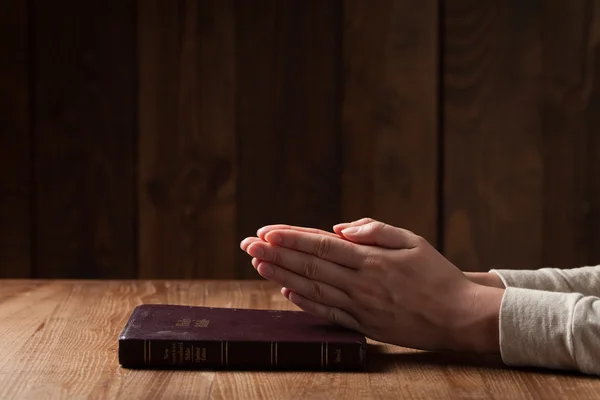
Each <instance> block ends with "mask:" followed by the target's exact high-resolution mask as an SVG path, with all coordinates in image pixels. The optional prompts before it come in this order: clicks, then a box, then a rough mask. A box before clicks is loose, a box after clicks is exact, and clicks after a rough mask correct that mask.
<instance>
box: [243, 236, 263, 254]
mask: <svg viewBox="0 0 600 400" xmlns="http://www.w3.org/2000/svg"><path fill="white" fill-rule="evenodd" d="M259 241H260V239H259V238H257V237H247V238H246V239H244V240H242V241H241V242H240V248H241V249H242V250H244V251H246V249H247V248H248V246H250V245H251V244H252V243H254V242H259Z"/></svg>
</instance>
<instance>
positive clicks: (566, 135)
mask: <svg viewBox="0 0 600 400" xmlns="http://www.w3.org/2000/svg"><path fill="white" fill-rule="evenodd" d="M445 4H446V7H445V13H444V14H445V27H446V29H445V34H444V37H445V43H444V49H445V52H444V61H445V62H444V82H445V85H444V99H443V100H444V110H445V113H444V130H445V133H444V135H445V139H444V143H445V149H444V150H445V151H444V159H445V165H444V189H445V190H444V195H445V207H444V225H445V230H444V238H445V241H446V243H445V250H446V254H447V255H448V256H449V258H450V259H451V260H452V261H454V262H455V263H456V264H457V265H459V266H460V267H461V268H462V269H465V270H488V269H490V268H515V269H536V268H539V267H544V266H548V267H575V266H580V265H583V264H588V263H594V264H595V263H597V262H598V258H599V257H600V253H599V252H598V245H597V244H598V234H599V232H600V231H599V228H598V225H599V224H600V219H599V218H600V213H599V211H598V210H600V208H599V207H600V203H599V202H598V201H599V200H598V192H600V189H599V186H600V182H599V181H598V179H597V176H598V173H599V172H600V164H598V160H599V159H598V154H599V153H600V150H599V149H600V146H599V143H598V140H597V139H596V137H597V134H596V132H595V131H596V129H597V123H598V119H597V117H596V115H597V114H598V106H597V104H598V102H597V101H595V97H596V96H598V94H597V90H595V89H596V88H595V82H596V80H597V79H598V78H599V77H600V69H599V68H598V66H597V65H596V64H597V61H596V52H597V49H598V35H599V33H598V32H599V29H600V18H599V17H598V13H599V11H598V5H597V3H595V2H590V1H583V0H581V1H573V2H568V3H564V2H558V1H551V2H544V1H529V2H520V1H516V0H515V1H506V2H472V1H460V0H457V1H452V2H447V3H445Z"/></svg>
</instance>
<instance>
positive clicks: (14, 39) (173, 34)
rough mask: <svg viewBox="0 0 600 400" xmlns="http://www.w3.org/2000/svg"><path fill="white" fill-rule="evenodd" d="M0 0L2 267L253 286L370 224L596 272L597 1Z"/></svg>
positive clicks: (510, 262) (465, 259) (496, 256)
mask: <svg viewBox="0 0 600 400" xmlns="http://www.w3.org/2000/svg"><path fill="white" fill-rule="evenodd" d="M51 4H52V5H50V3H48V4H46V2H42V1H39V0H30V1H27V0H9V1H8V2H7V4H6V5H5V6H4V7H3V12H2V13H0V33H1V35H0V56H2V57H1V58H0V129H1V132H0V188H2V192H1V195H0V196H1V197H0V277H27V276H32V277H68V278H75V277H83V278H128V277H143V278H152V277H157V278H169V277H180V278H257V277H258V276H257V275H256V274H255V272H254V270H253V269H252V268H251V267H250V266H249V263H248V261H249V260H248V258H247V257H246V256H245V254H243V253H242V252H241V251H239V250H238V243H239V241H240V240H241V239H242V238H243V237H245V236H247V235H252V234H253V233H254V232H255V231H256V229H257V228H259V227H260V226H262V225H264V224H267V223H274V222H286V223H293V224H301V225H308V226H314V227H318V228H323V229H330V228H331V225H333V224H335V223H337V222H339V221H347V220H351V219H355V218H360V217H363V216H372V217H375V218H379V219H382V220H384V221H386V222H389V223H392V224H395V225H399V226H403V227H406V228H409V229H412V230H414V231H415V232H417V233H419V234H421V235H423V236H425V237H426V238H427V239H428V240H430V241H431V242H432V243H433V244H434V245H435V246H437V247H438V248H439V249H440V250H441V251H442V252H443V253H444V254H446V255H447V256H448V257H449V258H450V259H451V260H452V261H454V262H455V263H456V264H457V265H458V266H459V267H460V268H462V269H464V270H487V269H489V268H493V267H499V268H538V267H541V266H561V267H573V266H577V265H583V264H591V263H600V179H598V176H599V175H600V138H599V137H598V135H597V134H595V131H596V130H597V129H598V127H600V117H599V115H600V109H598V108H599V107H600V106H599V104H600V92H599V91H598V90H597V85H596V81H597V79H598V78H600V65H599V64H598V63H599V62H600V58H599V57H598V56H597V55H596V54H597V53H598V49H599V47H598V41H599V39H600V4H598V2H594V1H585V0H575V1H569V2H567V1H558V0H556V1H542V0H525V1H518V0H514V1H513V0H510V1H506V2H493V1H479V2H476V1H471V0H451V1H446V2H440V1H433V0H432V1H422V0H399V1H393V0H382V1H378V2H369V1H367V0H326V1H323V0H287V1H283V2H282V1H277V0H257V1H253V2H248V1H235V0H181V1H168V2H167V1H161V0H147V1H135V0H127V1H112V0H111V1H106V2H101V3H98V2H94V3H86V2H83V3H82V2H76V1H74V0H57V1H54V2H51Z"/></svg>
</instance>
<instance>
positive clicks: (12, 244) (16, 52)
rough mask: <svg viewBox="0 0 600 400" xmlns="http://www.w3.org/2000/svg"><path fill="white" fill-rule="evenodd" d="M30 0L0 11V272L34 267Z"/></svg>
mask: <svg viewBox="0 0 600 400" xmlns="http://www.w3.org/2000/svg"><path fill="white" fill-rule="evenodd" d="M27 6H28V2H27V1H26V0H8V1H5V2H4V3H3V5H2V12H0V60H3V61H2V62H0V277H13V278H17V277H29V276H30V273H31V264H32V259H31V229H30V227H31V215H30V205H31V202H30V198H31V196H30V194H31V179H30V178H31V159H30V153H31V147H30V146H31V129H30V106H29V101H30V96H29V89H30V80H29V66H30V59H29V57H30V55H29V27H30V24H29V18H28V15H29V14H28V11H29V9H28V7H27Z"/></svg>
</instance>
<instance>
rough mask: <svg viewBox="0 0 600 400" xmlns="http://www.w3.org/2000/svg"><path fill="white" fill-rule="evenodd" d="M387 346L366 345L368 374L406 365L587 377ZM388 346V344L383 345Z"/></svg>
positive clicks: (496, 359) (495, 358)
mask: <svg viewBox="0 0 600 400" xmlns="http://www.w3.org/2000/svg"><path fill="white" fill-rule="evenodd" d="M386 347H387V346H383V345H378V344H371V343H369V344H368V357H369V358H368V362H367V370H366V372H369V373H378V372H379V373H382V372H389V371H393V370H395V371H401V370H406V369H410V368H439V367H461V368H475V369H485V370H505V371H506V370H512V371H519V372H530V373H535V374H550V375H556V376H573V377H580V378H581V377H588V376H587V375H585V374H581V373H578V372H570V371H556V370H549V369H543V368H512V367H508V366H506V365H505V364H504V363H503V362H502V358H501V357H500V355H498V356H495V355H481V354H474V353H460V352H427V351H410V352H408V351H406V350H404V351H403V352H398V353H390V352H389V351H385V348H386ZM387 348H388V349H389V347H387Z"/></svg>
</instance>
